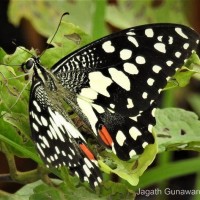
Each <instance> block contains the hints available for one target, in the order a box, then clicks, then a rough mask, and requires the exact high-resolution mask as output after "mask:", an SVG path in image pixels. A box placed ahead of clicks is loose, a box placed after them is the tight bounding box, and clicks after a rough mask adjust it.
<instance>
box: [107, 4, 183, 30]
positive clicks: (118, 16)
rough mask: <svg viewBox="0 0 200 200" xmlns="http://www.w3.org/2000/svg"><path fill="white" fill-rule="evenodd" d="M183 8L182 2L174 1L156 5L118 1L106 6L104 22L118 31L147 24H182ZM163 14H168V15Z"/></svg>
mask: <svg viewBox="0 0 200 200" xmlns="http://www.w3.org/2000/svg"><path fill="white" fill-rule="evenodd" d="M183 7H184V6H183V2H182V1H174V0H168V1H162V3H160V4H158V5H153V1H152V0H145V1H128V0H118V1H117V4H109V5H108V8H107V13H106V20H107V22H108V23H110V24H111V25H112V26H115V27H117V28H120V29H125V28H128V27H132V26H136V25H141V24H147V23H148V24H149V23H161V22H168V23H170V22H171V23H180V24H184V23H185V22H186V19H185V16H184V13H183V12H182V9H183ZM163 13H168V15H164V14H163ZM175 16H176V17H175Z"/></svg>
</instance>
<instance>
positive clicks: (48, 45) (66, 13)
mask: <svg viewBox="0 0 200 200" xmlns="http://www.w3.org/2000/svg"><path fill="white" fill-rule="evenodd" d="M65 15H69V13H68V12H65V13H63V14H62V16H61V17H60V21H59V23H58V26H57V28H56V31H55V33H54V34H53V37H52V38H51V40H50V42H49V43H48V44H47V47H46V49H45V50H44V51H43V52H42V54H41V55H40V58H41V57H42V55H43V54H44V53H45V51H46V50H47V49H48V48H49V47H50V45H51V43H52V41H53V39H54V37H55V36H56V34H57V32H58V29H59V28H60V24H61V22H62V18H63V17H64V16H65Z"/></svg>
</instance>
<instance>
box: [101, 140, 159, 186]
mask: <svg viewBox="0 0 200 200" xmlns="http://www.w3.org/2000/svg"><path fill="white" fill-rule="evenodd" d="M156 153H157V144H156V143H154V144H153V145H148V146H147V147H146V148H145V151H144V153H143V154H142V155H141V156H139V158H137V157H136V158H133V159H131V160H130V161H122V160H120V159H119V158H118V157H117V156H116V155H114V154H113V153H112V152H111V153H109V152H106V151H105V152H103V153H101V156H102V158H101V160H99V165H100V167H101V170H103V171H104V172H106V173H115V174H117V175H118V176H119V177H121V178H122V179H124V180H126V181H127V182H128V183H129V184H131V185H133V186H135V185H137V184H138V182H139V177H140V176H141V175H142V174H143V173H144V171H145V170H146V169H147V167H148V166H149V165H150V164H151V163H152V162H153V160H154V158H155V155H156ZM109 165H110V166H109Z"/></svg>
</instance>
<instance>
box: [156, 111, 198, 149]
mask: <svg viewBox="0 0 200 200" xmlns="http://www.w3.org/2000/svg"><path fill="white" fill-rule="evenodd" d="M155 132H156V135H157V141H158V148H159V152H163V151H167V150H194V151H200V120H199V119H198V116H197V115H196V114H195V113H193V112H189V111H186V110H183V109H179V108H166V109H161V110H160V109H158V110H157V112H156V126H155Z"/></svg>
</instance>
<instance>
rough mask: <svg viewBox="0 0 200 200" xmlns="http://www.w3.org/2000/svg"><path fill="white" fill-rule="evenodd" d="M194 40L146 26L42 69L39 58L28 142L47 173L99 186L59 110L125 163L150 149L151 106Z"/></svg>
mask: <svg viewBox="0 0 200 200" xmlns="http://www.w3.org/2000/svg"><path fill="white" fill-rule="evenodd" d="M198 44H199V35H198V34H197V33H196V32H195V31H194V30H192V29H190V28H188V27H186V26H183V25H179V24H147V25H142V26H137V27H133V28H128V29H126V30H122V31H120V32H117V33H113V34H111V35H108V36H106V37H103V38H101V39H98V40H96V41H94V42H92V43H90V44H88V45H86V46H84V47H82V48H80V49H78V50H76V51H74V52H72V53H70V54H69V55H66V56H65V57H64V58H62V59H61V60H59V61H58V62H57V63H56V64H54V65H53V66H52V67H51V69H50V70H47V69H46V68H45V67H44V66H42V64H41V63H40V57H36V56H33V57H31V58H29V59H28V60H27V61H26V62H25V63H24V65H23V67H24V69H25V70H26V71H29V73H30V72H31V73H32V84H31V90H30V99H29V118H30V127H31V132H32V138H33V140H34V141H35V144H36V147H37V150H38V152H39V154H40V156H41V158H42V159H43V161H44V162H45V164H46V165H47V166H48V167H51V166H53V167H60V166H63V165H66V166H67V167H68V168H69V170H70V171H71V172H72V174H75V175H77V176H78V177H79V178H80V180H81V181H87V182H89V184H90V186H91V187H96V186H98V185H100V183H101V182H102V175H101V172H100V169H99V166H98V162H97V158H96V156H95V155H94V153H93V152H92V150H90V148H89V147H88V145H87V141H86V139H85V137H84V135H83V134H82V133H81V132H80V131H79V129H78V128H77V127H76V125H75V123H74V122H73V121H72V119H71V118H70V117H69V114H68V112H67V111H66V110H65V109H64V105H65V104H67V105H69V106H70V107H71V108H72V109H73V111H74V112H75V113H76V114H77V115H78V116H79V117H80V118H81V119H82V120H83V122H84V123H85V124H86V125H87V126H88V127H89V128H90V129H91V130H92V132H93V135H94V137H95V138H96V139H97V141H98V142H99V143H100V144H102V145H103V146H105V147H107V148H109V149H111V150H112V151H113V153H114V154H116V155H117V156H118V157H119V158H120V159H121V160H124V161H127V160H129V159H131V158H132V157H133V156H134V155H138V154H142V153H143V151H144V149H145V147H146V146H147V145H148V144H153V143H154V137H153V135H152V128H153V126H154V125H155V123H156V121H155V110H156V100H157V98H158V97H159V94H160V92H161V91H162V89H163V88H164V87H165V86H166V84H167V81H168V80H169V79H170V77H172V76H173V75H174V74H175V72H176V70H177V69H178V68H180V67H181V66H182V65H183V64H184V61H185V60H186V59H187V58H188V57H189V56H190V55H191V53H192V51H194V50H196V49H197V47H198Z"/></svg>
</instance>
